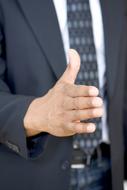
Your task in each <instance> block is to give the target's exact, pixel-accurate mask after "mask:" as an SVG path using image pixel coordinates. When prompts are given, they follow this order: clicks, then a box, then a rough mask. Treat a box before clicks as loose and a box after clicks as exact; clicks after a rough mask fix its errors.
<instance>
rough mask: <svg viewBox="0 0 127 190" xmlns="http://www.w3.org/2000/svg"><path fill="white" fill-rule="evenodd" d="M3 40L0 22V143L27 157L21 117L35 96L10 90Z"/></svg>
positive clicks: (22, 117)
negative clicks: (18, 93) (14, 92)
mask: <svg viewBox="0 0 127 190" xmlns="http://www.w3.org/2000/svg"><path fill="white" fill-rule="evenodd" d="M0 14H1V13H0ZM0 19H1V15H0ZM0 22H1V20H0ZM4 41H5V40H4V32H3V28H2V24H1V23H0V143H2V144H4V145H6V146H7V147H9V148H10V149H11V150H13V151H14V152H16V153H18V154H19V155H21V156H22V157H24V158H28V150H27V140H26V134H25V129H24V126H23V119H24V115H25V113H26V111H27V109H28V107H29V105H30V103H31V102H32V101H33V100H34V99H35V97H30V96H24V95H17V94H13V93H12V92H11V89H10V88H9V85H8V84H7V80H6V73H7V66H6V56H5V55H6V54H5V51H4V49H5V47H6V45H5V42H4Z"/></svg>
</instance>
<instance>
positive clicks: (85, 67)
mask: <svg viewBox="0 0 127 190" xmlns="http://www.w3.org/2000/svg"><path fill="white" fill-rule="evenodd" d="M67 19H68V31H69V40H70V47H71V48H73V49H76V50H77V51H78V52H79V54H80V56H81V68H80V71H79V74H78V76H77V80H76V83H77V84H83V85H93V86H96V87H98V88H99V80H98V67H97V58H96V51H95V44H94V37H93V29H92V17H91V12H90V5H89V0H67ZM94 122H95V123H96V127H97V129H96V132H94V133H92V134H84V135H76V136H75V137H74V141H73V147H74V148H80V149H81V150H83V151H84V153H85V154H86V155H87V156H88V155H92V153H93V151H94V149H95V148H96V147H97V145H98V144H99V143H100V140H101V137H102V130H101V125H100V124H101V120H100V119H95V120H94Z"/></svg>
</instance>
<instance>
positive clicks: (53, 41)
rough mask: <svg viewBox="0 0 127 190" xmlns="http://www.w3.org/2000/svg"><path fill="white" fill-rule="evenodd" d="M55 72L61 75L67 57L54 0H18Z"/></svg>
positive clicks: (57, 75) (58, 75)
mask: <svg viewBox="0 0 127 190" xmlns="http://www.w3.org/2000/svg"><path fill="white" fill-rule="evenodd" d="M17 1H18V3H19V6H20V8H21V10H22V13H23V14H24V17H25V18H26V21H27V22H28V24H29V26H30V28H31V29H32V31H33V34H34V36H35V38H36V40H37V42H38V44H39V46H40V48H41V50H42V52H43V53H44V54H45V56H46V58H47V60H48V62H49V64H50V65H51V67H52V69H53V71H54V74H55V75H56V77H57V78H59V77H60V76H61V74H62V73H63V71H64V70H65V68H66V59H65V53H64V48H63V43H62V38H61V34H60V29H59V25H58V21H57V17H56V13H55V8H54V5H53V2H52V0H17Z"/></svg>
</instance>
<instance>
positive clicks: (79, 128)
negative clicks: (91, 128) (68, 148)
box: [76, 125, 83, 134]
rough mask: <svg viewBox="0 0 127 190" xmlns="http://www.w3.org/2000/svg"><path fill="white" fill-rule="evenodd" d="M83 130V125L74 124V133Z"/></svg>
mask: <svg viewBox="0 0 127 190" xmlns="http://www.w3.org/2000/svg"><path fill="white" fill-rule="evenodd" d="M82 132H83V126H82V125H77V126H76V133H79V134H80V133H82Z"/></svg>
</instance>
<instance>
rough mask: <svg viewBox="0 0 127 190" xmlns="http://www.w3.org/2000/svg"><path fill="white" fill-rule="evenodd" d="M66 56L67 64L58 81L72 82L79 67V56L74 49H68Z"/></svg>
mask: <svg viewBox="0 0 127 190" xmlns="http://www.w3.org/2000/svg"><path fill="white" fill-rule="evenodd" d="M68 56H69V64H68V66H67V68H66V70H65V72H64V73H63V75H62V76H61V78H60V80H59V81H63V82H67V83H70V84H74V82H75V80H76V77H77V74H78V72H79V69H80V56H79V54H78V52H77V51H75V50H74V49H70V50H69V52H68Z"/></svg>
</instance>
